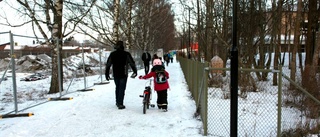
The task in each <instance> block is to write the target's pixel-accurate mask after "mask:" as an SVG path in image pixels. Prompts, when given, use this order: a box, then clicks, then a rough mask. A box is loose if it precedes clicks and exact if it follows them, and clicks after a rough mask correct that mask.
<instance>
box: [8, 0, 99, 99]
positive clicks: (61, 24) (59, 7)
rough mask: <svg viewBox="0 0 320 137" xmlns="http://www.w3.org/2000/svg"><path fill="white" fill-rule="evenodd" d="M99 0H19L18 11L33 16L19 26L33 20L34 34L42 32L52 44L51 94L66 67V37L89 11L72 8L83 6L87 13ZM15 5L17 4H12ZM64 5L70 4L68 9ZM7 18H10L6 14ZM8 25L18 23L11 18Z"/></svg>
mask: <svg viewBox="0 0 320 137" xmlns="http://www.w3.org/2000/svg"><path fill="white" fill-rule="evenodd" d="M95 1H96V0H89V1H84V2H83V3H74V2H73V1H66V0H55V1H51V0H44V1H41V0H17V2H18V3H19V4H20V7H19V8H18V9H16V11H17V12H18V13H19V14H20V15H21V16H24V17H27V18H29V19H28V20H26V21H25V22H22V23H21V24H20V25H17V26H22V25H25V24H28V23H31V24H32V29H33V31H34V33H35V34H34V35H35V36H37V35H36V32H40V34H41V36H42V37H43V38H44V39H45V43H46V44H47V45H49V46H50V47H51V51H52V56H51V57H52V77H51V84H50V90H49V94H50V93H57V92H59V79H58V69H60V70H61V72H63V70H62V67H60V68H58V53H60V54H61V50H62V41H63V38H65V37H67V36H68V35H69V34H71V33H72V32H73V31H74V30H75V28H76V26H77V24H78V23H79V22H80V21H81V19H82V18H83V17H84V16H85V14H77V11H70V9H72V10H80V7H82V8H81V9H82V10H83V9H84V10H85V13H87V11H89V10H90V9H91V7H92V5H93V4H94V3H95ZM85 2H87V3H85ZM11 7H14V6H12V5H11ZM64 7H67V8H65V9H64ZM76 7H77V8H76ZM84 7H86V8H84ZM68 9H69V11H68ZM63 11H64V13H66V14H68V15H69V18H64V17H66V15H65V14H64V13H63ZM5 19H7V18H6V17H5ZM7 25H9V26H14V25H12V24H10V22H8V24H7ZM60 62H62V58H60ZM60 81H62V79H60ZM61 87H62V85H61Z"/></svg>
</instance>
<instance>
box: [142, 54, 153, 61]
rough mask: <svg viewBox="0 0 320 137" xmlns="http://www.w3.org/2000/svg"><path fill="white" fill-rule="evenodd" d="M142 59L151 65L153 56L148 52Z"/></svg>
mask: <svg viewBox="0 0 320 137" xmlns="http://www.w3.org/2000/svg"><path fill="white" fill-rule="evenodd" d="M141 59H142V61H143V62H144V63H149V62H150V60H151V55H150V54H149V53H148V52H144V53H142V56H141Z"/></svg>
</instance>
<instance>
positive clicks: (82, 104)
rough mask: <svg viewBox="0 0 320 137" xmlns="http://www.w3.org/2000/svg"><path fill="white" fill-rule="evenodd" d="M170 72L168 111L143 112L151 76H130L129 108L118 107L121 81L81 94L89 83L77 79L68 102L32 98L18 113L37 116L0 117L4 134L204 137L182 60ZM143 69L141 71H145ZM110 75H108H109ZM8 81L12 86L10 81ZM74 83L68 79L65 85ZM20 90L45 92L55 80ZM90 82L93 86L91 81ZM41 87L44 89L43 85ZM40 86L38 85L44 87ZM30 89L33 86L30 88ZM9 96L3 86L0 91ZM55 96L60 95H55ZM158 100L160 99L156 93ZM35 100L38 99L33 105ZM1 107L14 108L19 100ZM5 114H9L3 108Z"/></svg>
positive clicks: (9, 136) (23, 84) (34, 136)
mask: <svg viewBox="0 0 320 137" xmlns="http://www.w3.org/2000/svg"><path fill="white" fill-rule="evenodd" d="M166 69H167V71H168V72H169V73H170V79H169V83H170V86H171V88H170V90H169V91H168V103H169V106H168V112H161V111H159V110H158V109H157V108H150V109H149V110H148V111H147V114H143V113H142V98H140V97H139V95H140V94H142V91H143V89H144V86H145V85H146V84H147V82H148V80H139V79H137V78H136V79H131V78H129V79H128V84H127V90H126V95H125V101H124V103H125V105H126V109H124V110H118V109H117V107H116V106H115V95H114V89H115V85H114V83H113V81H110V83H109V84H106V85H96V86H93V87H88V89H94V90H93V91H87V92H76V90H75V88H78V89H81V88H83V87H84V84H83V81H82V79H77V80H75V81H73V84H72V86H71V88H70V89H69V92H68V94H67V95H64V96H63V97H72V98H73V99H72V100H67V101H42V102H38V104H40V105H36V106H32V105H31V103H30V101H25V102H24V101H22V102H23V103H20V104H19V110H21V109H23V108H27V106H32V107H31V108H28V109H25V110H23V111H21V112H18V113H34V116H31V117H15V118H4V119H1V120H0V136H1V137H23V136H28V137H53V136H55V137H78V136H79V137H80V136H81V137H83V136H84V137H147V136H157V137H197V136H198V137H200V136H202V135H201V129H202V123H201V121H200V120H198V119H196V118H194V117H193V114H194V112H195V108H196V106H195V102H194V101H193V100H192V99H191V94H190V93H189V91H188V88H187V85H186V82H185V79H184V76H183V73H182V71H181V68H180V65H179V64H178V63H176V62H174V63H170V64H169V66H168V67H166ZM143 73H144V72H143V70H139V71H138V75H141V74H143ZM98 77H99V76H90V77H87V81H88V83H90V82H91V83H93V82H92V81H97V80H98V79H99V78H98ZM103 79H104V78H103ZM6 84H7V85H6ZM8 84H10V80H7V81H4V82H3V83H2V84H1V89H6V88H5V87H6V86H9V85H8ZM64 84H68V83H64ZM17 85H18V86H19V88H22V87H30V85H34V86H40V85H41V86H42V87H40V88H42V89H43V91H45V90H46V87H48V85H49V79H44V80H39V81H34V82H24V81H21V82H20V81H19V82H18V84H17ZM88 85H89V84H88ZM38 88H39V87H38ZM38 88H37V89H38ZM25 90H27V89H25ZM0 93H1V94H5V93H6V92H4V91H3V90H2V91H1V92H0ZM53 96H59V95H58V94H57V95H53ZM152 97H153V99H152V103H156V94H155V93H154V94H153V96H152ZM32 104H34V102H33V103H32ZM0 105H2V106H6V108H7V107H8V106H10V107H12V109H11V110H14V109H13V104H4V103H3V102H0ZM0 112H1V114H3V113H5V111H4V110H2V111H1V110H0Z"/></svg>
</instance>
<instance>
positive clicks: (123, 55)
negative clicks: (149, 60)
mask: <svg viewBox="0 0 320 137" xmlns="http://www.w3.org/2000/svg"><path fill="white" fill-rule="evenodd" d="M114 48H115V49H116V50H115V51H113V52H111V53H110V56H109V57H108V60H107V64H106V73H105V76H106V79H107V80H108V81H109V80H110V75H109V71H110V67H111V66H112V71H113V77H114V83H115V85H116V90H115V96H116V105H117V107H118V109H125V106H124V105H123V100H124V95H125V90H126V86H127V79H128V64H129V65H130V66H131V69H132V71H133V73H132V75H131V77H132V78H135V77H136V76H137V68H136V65H135V62H134V60H133V58H132V56H131V54H130V53H129V52H127V51H124V46H123V41H117V43H116V45H115V47H114Z"/></svg>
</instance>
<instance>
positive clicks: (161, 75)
mask: <svg viewBox="0 0 320 137" xmlns="http://www.w3.org/2000/svg"><path fill="white" fill-rule="evenodd" d="M155 72H156V78H155V81H156V83H157V84H163V83H166V82H167V77H166V73H165V71H164V70H156V71H155Z"/></svg>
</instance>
